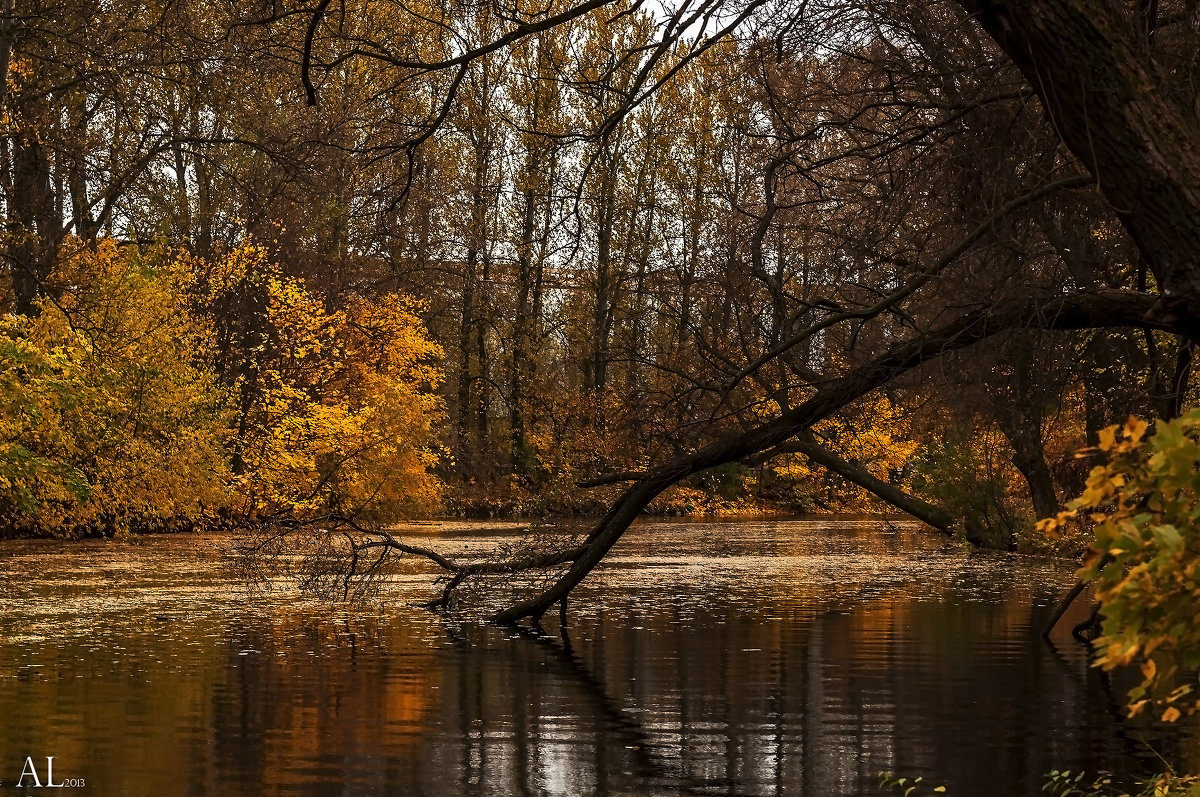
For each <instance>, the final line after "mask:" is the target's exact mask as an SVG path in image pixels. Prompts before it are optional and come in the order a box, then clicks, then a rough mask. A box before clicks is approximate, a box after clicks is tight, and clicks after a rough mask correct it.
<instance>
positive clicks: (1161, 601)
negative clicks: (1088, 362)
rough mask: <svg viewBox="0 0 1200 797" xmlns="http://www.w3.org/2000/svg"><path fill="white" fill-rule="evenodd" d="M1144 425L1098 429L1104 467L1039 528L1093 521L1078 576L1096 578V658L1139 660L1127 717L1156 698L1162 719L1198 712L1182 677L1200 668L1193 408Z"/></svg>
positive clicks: (1199, 466) (1199, 482) (1199, 515)
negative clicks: (1100, 619)
mask: <svg viewBox="0 0 1200 797" xmlns="http://www.w3.org/2000/svg"><path fill="white" fill-rule="evenodd" d="M1148 429H1149V426H1148V425H1147V424H1146V423H1145V422H1144V421H1141V420H1139V419H1137V418H1130V419H1129V421H1128V423H1126V424H1125V426H1124V428H1122V429H1118V428H1117V427H1115V426H1114V427H1109V428H1108V429H1105V430H1104V431H1103V432H1101V433H1100V442H1099V445H1098V447H1097V448H1098V449H1099V451H1100V453H1102V454H1103V455H1104V456H1105V458H1106V459H1107V460H1108V461H1107V464H1104V465H1100V466H1097V467H1095V468H1093V469H1092V471H1091V473H1090V474H1089V476H1088V481H1087V487H1086V489H1085V490H1084V491H1083V493H1082V494H1081V495H1080V496H1079V497H1078V498H1077V499H1075V500H1074V501H1072V502H1071V503H1070V504H1069V505H1068V509H1067V510H1066V511H1064V512H1061V513H1059V515H1058V517H1056V518H1051V519H1047V520H1045V521H1042V523H1041V524H1040V526H1039V528H1040V529H1041V530H1042V531H1044V532H1046V533H1048V534H1053V533H1056V532H1057V530H1058V529H1060V528H1062V527H1064V526H1065V525H1066V524H1069V523H1071V522H1072V521H1075V520H1078V519H1086V520H1089V521H1091V522H1093V523H1095V524H1096V528H1095V535H1096V536H1095V541H1094V543H1093V544H1092V551H1091V558H1090V561H1089V562H1088V564H1087V565H1086V566H1085V567H1084V568H1083V569H1082V570H1081V571H1080V573H1079V577H1080V578H1081V579H1083V580H1088V579H1095V584H1096V596H1097V598H1098V599H1099V600H1100V603H1101V607H1102V612H1103V615H1104V624H1103V636H1102V637H1101V638H1100V639H1099V640H1098V646H1099V651H1100V656H1099V658H1098V661H1097V663H1098V665H1099V666H1102V667H1104V668H1105V669H1111V668H1114V667H1118V666H1125V665H1131V664H1137V665H1138V666H1139V667H1140V669H1141V674H1142V681H1141V683H1139V684H1138V685H1137V686H1136V687H1134V689H1133V690H1131V692H1130V695H1129V697H1130V701H1131V703H1130V714H1131V715H1133V714H1137V713H1139V712H1141V711H1142V710H1144V709H1145V708H1146V707H1147V706H1150V705H1152V704H1154V703H1158V705H1159V707H1160V708H1162V714H1161V718H1162V719H1163V720H1165V721H1168V722H1169V721H1173V720H1175V719H1178V718H1179V717H1180V716H1181V715H1182V714H1184V713H1192V712H1194V711H1195V710H1196V709H1197V708H1200V701H1195V700H1194V699H1193V697H1192V695H1193V694H1194V686H1193V684H1191V683H1187V682H1186V680H1187V678H1194V677H1195V672H1196V670H1197V668H1198V667H1200V410H1193V411H1191V412H1189V413H1187V414H1186V415H1184V416H1183V417H1181V418H1178V419H1176V420H1174V421H1170V422H1159V423H1158V424H1156V428H1155V433H1154V435H1153V436H1152V437H1149V438H1147V431H1148ZM1184 673H1186V674H1188V675H1187V677H1186V678H1184V679H1183V680H1184V681H1185V682H1183V683H1179V681H1180V680H1181V677H1182V675H1181V674H1184Z"/></svg>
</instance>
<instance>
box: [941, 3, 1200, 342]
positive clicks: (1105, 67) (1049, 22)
mask: <svg viewBox="0 0 1200 797" xmlns="http://www.w3.org/2000/svg"><path fill="white" fill-rule="evenodd" d="M958 2H959V4H960V5H961V6H962V7H963V8H964V9H966V10H967V11H968V12H969V13H971V14H974V15H975V16H976V17H977V18H978V20H979V22H980V23H981V24H982V25H983V27H984V28H985V29H986V30H987V31H988V33H989V34H991V36H992V38H994V39H995V40H996V42H997V43H998V44H999V45H1000V47H1001V48H1002V49H1003V50H1004V52H1005V53H1006V54H1007V55H1008V56H1009V58H1011V59H1012V60H1013V62H1015V63H1016V65H1017V67H1018V68H1020V70H1021V72H1022V73H1023V74H1024V75H1025V77H1026V78H1027V79H1028V80H1029V83H1030V85H1031V86H1032V87H1033V89H1034V90H1035V91H1036V92H1037V93H1038V96H1039V97H1040V98H1041V101H1042V105H1043V106H1044V107H1045V110H1046V113H1047V114H1048V115H1049V117H1050V120H1051V121H1052V122H1053V124H1054V126H1055V128H1056V129H1057V131H1058V133H1059V136H1060V137H1061V138H1062V141H1063V143H1064V144H1065V145H1066V146H1067V148H1068V149H1070V150H1071V152H1072V153H1073V154H1074V155H1075V156H1076V157H1077V158H1079V160H1080V161H1081V162H1082V163H1083V164H1084V165H1085V166H1086V167H1087V169H1088V171H1089V172H1091V174H1092V176H1093V177H1095V178H1096V182H1097V184H1098V185H1099V187H1100V191H1101V192H1102V193H1103V194H1104V197H1105V199H1107V200H1108V202H1109V204H1110V205H1111V206H1112V208H1113V210H1114V212H1115V213H1116V215H1117V217H1118V218H1120V220H1121V223H1122V224H1123V225H1124V226H1125V228H1126V229H1127V230H1128V231H1129V233H1130V235H1131V236H1132V237H1133V239H1134V241H1135V242H1136V244H1137V246H1138V249H1139V250H1140V251H1141V252H1142V254H1144V255H1145V257H1146V260H1147V262H1148V263H1149V265H1150V268H1151V270H1152V271H1153V272H1154V276H1155V278H1156V279H1157V282H1158V287H1159V289H1160V291H1161V293H1162V296H1163V299H1162V300H1160V302H1159V303H1158V304H1157V305H1156V306H1155V308H1154V310H1153V312H1154V314H1155V315H1156V316H1158V317H1160V318H1161V319H1163V320H1164V321H1165V322H1166V323H1168V324H1171V325H1175V326H1177V327H1178V328H1179V329H1180V330H1181V331H1182V332H1184V333H1185V334H1187V335H1189V336H1190V337H1193V338H1195V337H1200V268H1197V267H1196V266H1197V258H1200V134H1198V133H1197V126H1196V119H1195V118H1194V115H1193V114H1192V113H1191V112H1190V111H1184V110H1182V109H1181V108H1180V107H1179V106H1177V105H1176V104H1175V103H1173V102H1172V101H1171V100H1170V99H1168V97H1167V96H1166V95H1165V94H1164V92H1163V91H1162V89H1161V88H1160V85H1159V81H1158V79H1157V78H1156V77H1155V76H1154V74H1153V72H1152V70H1151V67H1150V63H1149V54H1148V50H1147V49H1146V47H1147V45H1146V44H1145V42H1144V39H1143V38H1139V35H1138V24H1137V23H1136V22H1135V20H1134V19H1133V18H1132V15H1131V14H1130V13H1129V11H1128V10H1127V9H1128V6H1127V4H1125V3H1124V2H1121V0H1020V1H1019V2H1018V0H958Z"/></svg>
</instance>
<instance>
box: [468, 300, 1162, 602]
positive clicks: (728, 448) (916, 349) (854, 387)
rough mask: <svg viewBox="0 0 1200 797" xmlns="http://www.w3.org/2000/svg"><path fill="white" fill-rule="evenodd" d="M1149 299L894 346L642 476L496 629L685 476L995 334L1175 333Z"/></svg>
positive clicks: (1078, 306)
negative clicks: (1153, 317)
mask: <svg viewBox="0 0 1200 797" xmlns="http://www.w3.org/2000/svg"><path fill="white" fill-rule="evenodd" d="M1156 298H1157V297H1153V296H1148V295H1146V294H1141V293H1133V292H1122V291H1100V292H1088V293H1082V294H1075V295H1069V296H1062V297H1056V298H1053V299H1048V300H1047V299H1018V300H1009V301H1004V302H999V303H997V304H996V305H994V306H992V307H988V308H982V309H978V310H973V311H970V312H968V313H966V314H964V315H963V316H961V317H960V318H958V319H957V320H955V321H953V322H951V323H950V324H948V325H946V326H944V327H942V328H941V329H939V330H936V331H933V332H930V333H928V334H925V335H922V336H921V337H919V338H917V339H915V340H911V341H906V342H902V343H898V344H896V345H895V346H894V347H892V349H891V350H890V351H888V352H887V353H885V354H884V355H882V356H881V357H879V358H878V359H876V360H875V361H874V362H871V363H869V364H867V365H864V366H862V367H859V368H856V369H854V370H853V371H851V372H849V373H848V374H846V375H845V376H843V377H842V378H840V379H837V380H834V381H832V382H830V383H829V384H827V385H826V386H825V387H823V388H822V389H820V390H819V391H817V393H816V394H814V395H813V396H812V397H811V398H809V399H808V400H807V401H805V402H804V403H802V404H800V405H798V406H796V407H795V408H793V409H791V410H789V411H787V412H785V413H783V414H781V415H779V416H778V417H776V418H775V419H773V420H771V421H769V422H767V423H764V424H761V425H760V426H758V427H755V428H753V429H751V430H749V431H746V432H741V433H737V434H734V435H729V436H726V437H722V438H719V439H717V440H714V441H713V442H712V443H710V444H708V445H706V446H704V447H703V448H701V449H699V450H698V451H696V452H694V453H691V454H686V455H683V456H680V457H677V458H675V459H672V460H670V461H668V462H666V463H663V464H662V465H659V466H657V467H654V468H652V469H650V470H649V471H647V472H646V473H645V475H643V476H642V477H641V478H640V479H639V480H638V481H637V482H635V483H634V484H633V485H631V486H630V487H629V488H628V489H627V490H626V491H625V492H624V494H622V495H621V497H620V498H619V499H617V501H616V503H614V504H613V506H612V508H611V509H610V510H609V511H608V513H607V514H606V515H605V516H604V517H603V518H602V519H601V520H600V522H599V523H598V524H597V526H596V528H595V529H594V530H593V531H592V533H591V534H590V535H589V536H588V538H587V540H586V541H585V542H584V543H583V546H581V547H582V548H583V551H582V552H581V554H580V555H579V556H578V557H577V558H575V559H574V560H573V562H572V564H571V567H570V568H569V569H568V570H567V571H566V572H565V573H564V574H563V575H562V576H561V577H560V578H559V579H558V580H557V581H556V582H555V583H554V584H553V585H551V586H550V587H549V588H548V589H546V590H544V591H543V592H542V593H541V594H540V595H537V596H535V597H533V598H530V599H528V600H526V601H522V602H521V603H519V604H517V605H515V606H511V607H509V608H507V609H505V610H503V611H501V612H499V613H497V614H496V615H494V617H493V618H492V619H493V620H494V621H496V622H499V623H509V624H511V623H515V622H517V621H519V620H521V619H524V618H531V619H534V620H536V619H538V618H540V617H541V616H542V615H543V614H545V612H546V611H547V610H548V609H549V608H550V607H551V606H553V605H554V604H555V603H557V602H558V601H560V600H562V599H563V598H565V597H566V596H567V595H568V594H570V592H571V590H572V589H574V588H575V587H576V586H577V585H578V584H579V583H580V582H581V581H583V579H584V578H586V577H587V575H588V574H589V573H590V572H591V571H592V569H593V568H595V566H596V565H597V564H599V562H600V561H601V559H603V558H604V556H605V555H606V554H607V553H608V551H609V550H610V549H611V548H612V546H613V545H615V544H616V543H617V541H618V540H619V539H620V538H621V536H622V535H623V534H624V533H625V531H626V530H627V529H628V528H629V526H630V524H631V523H633V521H634V520H635V519H636V518H637V516H638V515H639V514H640V513H641V511H642V510H643V509H645V507H646V506H647V505H648V504H649V503H650V502H651V501H652V500H654V498H655V497H656V496H658V495H659V494H660V493H661V492H662V491H663V490H665V489H666V488H667V487H670V486H671V485H672V484H674V483H676V482H677V481H679V480H680V479H683V478H685V477H687V476H689V475H691V474H693V473H697V472H699V471H702V470H707V469H709V468H712V467H716V466H718V465H722V464H724V463H726V462H735V461H737V460H740V459H743V458H745V457H747V456H750V455H752V454H755V453H757V452H759V451H764V450H766V449H769V448H772V447H774V446H778V445H780V444H781V443H783V442H784V441H786V440H788V439H790V438H792V437H794V436H795V435H796V434H797V433H799V432H801V431H802V430H804V429H807V428H808V427H809V426H811V425H812V424H814V423H817V422H818V421H820V420H822V419H824V418H826V417H828V416H829V415H830V414H832V413H833V412H836V411H837V410H839V409H841V408H842V407H844V406H846V405H847V404H849V403H851V402H852V401H855V400H857V399H858V398H860V397H862V396H864V395H866V394H867V393H869V392H871V391H872V390H875V389H876V388H878V387H881V386H882V385H884V384H887V383H888V382H890V381H891V380H893V379H895V378H896V377H898V376H900V375H902V374H904V373H907V372H908V371H911V370H913V369H914V368H916V367H918V366H920V365H922V364H923V363H925V362H928V361H930V360H933V359H935V358H937V357H939V356H941V355H943V354H946V353H949V352H952V351H958V350H960V349H964V348H967V347H969V346H972V345H974V344H976V343H978V342H980V341H982V340H985V339H987V338H989V337H992V336H993V335H996V334H998V333H1000V332H1004V331H1008V330H1013V329H1021V328H1040V329H1059V330H1066V329H1083V328H1096V327H1113V326H1134V327H1141V326H1146V325H1151V326H1156V327H1157V328H1165V329H1167V330H1168V331H1173V332H1178V330H1177V329H1175V328H1174V327H1164V326H1163V325H1162V323H1161V322H1155V321H1148V320H1147V319H1146V314H1147V312H1148V311H1149V309H1150V307H1151V306H1152V305H1153V304H1154V302H1155V301H1156Z"/></svg>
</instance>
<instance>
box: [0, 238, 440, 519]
mask: <svg viewBox="0 0 1200 797" xmlns="http://www.w3.org/2000/svg"><path fill="white" fill-rule="evenodd" d="M196 275H201V277H202V278H200V279H198V278H197V276H196ZM52 279H53V284H54V285H57V286H59V287H58V289H57V290H55V291H53V292H52V294H51V296H52V297H53V298H49V299H46V300H44V301H43V302H42V304H41V307H40V313H39V314H38V315H37V317H35V318H25V317H23V316H13V315H10V316H8V317H7V318H6V319H5V320H4V324H3V328H2V330H0V520H3V521H5V523H6V526H7V527H8V528H10V529H14V530H17V531H19V532H22V533H32V534H55V535H78V534H87V533H96V532H101V533H124V532H128V531H132V530H144V529H149V530H153V529H161V528H170V527H178V526H180V525H189V524H193V523H197V522H204V521H206V520H210V519H212V518H213V517H217V516H220V517H229V516H231V515H237V516H242V517H253V516H256V515H262V514H265V513H281V512H282V513H289V514H293V515H309V514H313V513H316V512H324V511H330V510H334V511H341V512H345V513H351V512H353V513H357V514H359V515H369V516H372V517H374V518H377V519H383V520H387V519H391V518H395V517H398V516H402V515H404V514H408V513H414V512H423V511H428V510H429V509H431V508H432V507H433V506H435V505H436V504H437V502H438V500H439V498H440V491H439V487H440V483H439V482H438V481H437V479H436V478H434V477H433V476H432V475H431V474H430V473H429V467H430V466H431V465H433V464H434V462H435V461H436V456H435V452H434V450H433V448H432V442H433V439H434V436H433V428H432V427H433V424H434V422H435V421H436V420H437V419H438V418H439V417H440V406H439V404H438V400H437V398H436V397H435V396H434V394H433V388H434V387H435V386H436V385H437V382H438V379H439V378H440V375H439V371H438V370H437V368H436V367H435V366H434V365H433V363H435V362H436V361H437V360H438V358H439V356H440V351H439V350H438V348H437V346H436V344H434V343H433V342H431V341H430V340H429V338H428V337H427V335H426V334H425V332H424V328H423V326H422V324H421V321H420V319H419V318H418V316H417V312H418V311H419V309H420V308H419V307H418V306H417V305H416V304H414V303H413V302H412V301H410V300H408V299H405V298H404V297H397V296H391V297H383V298H377V299H366V298H356V299H351V300H349V301H348V302H345V303H344V304H343V308H342V309H340V310H328V309H326V307H325V305H324V303H323V302H322V301H319V300H318V299H317V298H316V297H314V296H313V295H312V294H311V293H310V292H309V291H308V290H307V289H306V288H305V286H304V285H303V284H302V283H301V282H299V281H297V280H294V279H287V278H284V277H282V276H280V274H279V269H278V268H277V267H275V266H274V265H272V264H270V263H269V262H268V261H267V259H266V257H265V255H264V253H263V252H262V251H261V250H258V249H256V248H254V247H249V246H247V247H242V248H240V249H238V250H235V251H234V252H231V253H230V255H229V256H228V257H227V258H223V259H222V260H221V261H219V262H217V263H214V264H205V263H199V262H197V261H195V260H194V259H190V258H187V257H186V256H182V255H174V254H172V253H169V252H167V251H165V250H161V249H156V250H151V251H149V252H147V253H145V254H143V253H141V252H139V251H138V249H137V248H136V247H119V246H118V245H117V243H116V242H115V241H113V240H110V239H105V240H101V241H100V242H99V243H98V244H97V245H96V246H94V247H87V246H83V245H82V244H79V243H76V242H72V243H71V244H70V245H69V246H68V248H67V251H66V254H65V255H64V257H63V258H62V260H61V262H60V263H59V264H58V265H57V267H56V269H55V272H54V274H53V275H52ZM239 291H240V292H244V293H247V294H254V293H255V292H257V293H258V294H260V295H262V296H263V297H264V298H265V301H264V302H263V303H262V305H261V307H260V308H259V309H260V310H261V312H257V313H256V312H254V308H255V305H254V303H253V302H248V303H245V302H244V303H240V304H236V305H234V306H232V310H230V309H229V307H228V306H227V307H226V311H228V312H233V313H238V314H242V315H245V314H247V313H248V314H249V315H251V316H253V317H251V318H240V319H239V321H238V324H240V327H239V329H246V328H251V327H253V328H254V331H255V334H254V335H253V336H250V337H247V336H241V337H236V338H235V337H234V336H228V335H227V336H225V338H224V339H223V340H221V341H218V337H219V336H218V335H217V328H216V324H215V323H214V318H215V312H216V311H215V310H214V307H215V305H214V304H213V303H212V300H213V299H214V297H217V296H224V297H226V298H228V296H229V295H230V292H239ZM246 340H253V341H256V343H255V345H253V346H251V347H248V348H244V349H243V350H236V349H237V346H238V345H239V343H244V342H245V341H246ZM222 348H223V349H224V351H222ZM218 361H220V363H221V366H220V367H218ZM229 374H235V376H233V377H232V378H230V377H229V376H228V375H229ZM220 376H226V377H227V378H225V379H224V380H222V379H221V378H220Z"/></svg>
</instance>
